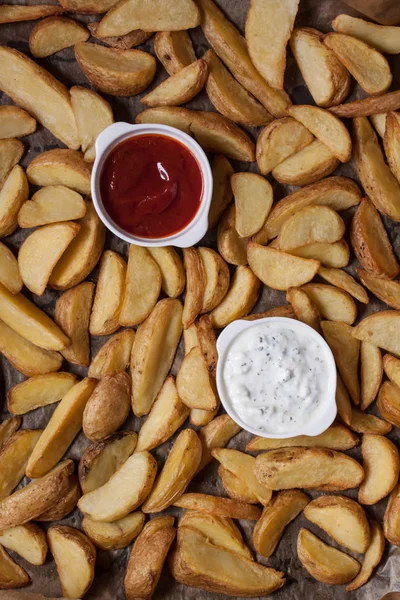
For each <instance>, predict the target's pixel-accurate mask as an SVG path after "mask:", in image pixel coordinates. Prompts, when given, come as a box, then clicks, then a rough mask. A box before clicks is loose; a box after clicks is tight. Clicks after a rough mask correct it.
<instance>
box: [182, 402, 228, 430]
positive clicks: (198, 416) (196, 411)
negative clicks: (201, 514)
mask: <svg viewBox="0 0 400 600" xmlns="http://www.w3.org/2000/svg"><path fill="white" fill-rule="evenodd" d="M219 407H220V404H219V403H218V406H217V408H216V409H214V410H201V408H192V409H191V410H190V419H189V420H190V423H191V424H192V425H196V426H197V427H205V426H206V425H208V424H209V423H210V422H211V421H212V420H213V419H214V417H215V416H216V415H217V414H218V411H219Z"/></svg>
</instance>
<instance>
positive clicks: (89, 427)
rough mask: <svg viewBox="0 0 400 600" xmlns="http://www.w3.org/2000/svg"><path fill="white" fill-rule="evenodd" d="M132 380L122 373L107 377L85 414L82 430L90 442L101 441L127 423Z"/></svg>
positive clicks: (92, 398) (88, 403)
mask: <svg viewBox="0 0 400 600" xmlns="http://www.w3.org/2000/svg"><path fill="white" fill-rule="evenodd" d="M130 396H131V380H130V377H129V375H128V374H127V373H125V372H123V371H120V372H117V373H111V374H110V375H105V376H104V377H103V378H102V379H101V380H100V381H99V383H98V385H97V386H96V389H95V390H94V391H93V393H92V395H91V396H90V398H89V400H88V402H87V404H86V406H85V410H84V412H83V421H82V428H83V432H84V434H85V435H86V437H87V438H88V439H89V440H94V441H96V440H101V439H103V438H105V437H106V436H107V435H110V434H111V433H114V432H115V431H116V430H117V429H118V428H119V427H120V426H121V425H123V423H125V421H126V419H127V416H128V414H129V410H130V404H131V403H130Z"/></svg>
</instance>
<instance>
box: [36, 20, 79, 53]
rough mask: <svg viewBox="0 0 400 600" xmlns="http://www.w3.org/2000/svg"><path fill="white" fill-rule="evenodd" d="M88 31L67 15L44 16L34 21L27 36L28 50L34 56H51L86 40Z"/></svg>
mask: <svg viewBox="0 0 400 600" xmlns="http://www.w3.org/2000/svg"><path fill="white" fill-rule="evenodd" d="M89 37H90V33H89V32H88V30H87V29H86V27H84V26H83V25H82V24H81V23H78V21H75V20H74V19H69V18H68V17H60V16H57V17H46V18H45V19H43V20H41V21H39V22H38V23H36V25H35V27H34V28H33V29H32V31H31V33H30V36H29V51H30V53H31V54H32V56H34V57H35V58H45V57H46V56H51V55H52V54H55V53H56V52H59V51H60V50H64V48H70V47H71V46H74V45H75V44H77V43H78V42H86V40H88V39H89Z"/></svg>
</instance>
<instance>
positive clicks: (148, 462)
mask: <svg viewBox="0 0 400 600" xmlns="http://www.w3.org/2000/svg"><path fill="white" fill-rule="evenodd" d="M156 473H157V462H156V459H155V458H153V457H152V455H151V454H150V453H149V452H135V454H132V455H131V456H130V457H129V458H128V459H127V460H126V461H125V462H124V463H123V464H122V466H120V468H119V469H118V470H117V471H116V472H115V473H114V475H112V476H111V477H110V479H109V480H108V481H107V483H105V484H104V485H102V486H101V487H99V488H97V489H95V490H92V491H91V492H88V493H86V494H84V495H83V496H82V498H81V499H80V500H79V502H78V508H79V510H80V511H81V512H83V514H84V515H85V516H86V517H89V518H90V519H93V520H94V521H102V522H106V523H110V522H111V521H116V520H117V519H122V518H123V517H126V515H128V514H129V513H130V512H132V511H134V510H135V509H136V508H137V507H138V506H140V505H141V504H142V503H143V501H144V500H145V499H146V498H147V496H148V495H149V493H150V491H151V488H152V487H153V482H154V478H155V476H156ZM115 490H118V497H116V495H115Z"/></svg>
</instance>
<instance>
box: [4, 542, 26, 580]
mask: <svg viewBox="0 0 400 600" xmlns="http://www.w3.org/2000/svg"><path fill="white" fill-rule="evenodd" d="M30 583H31V578H30V577H29V575H28V573H27V572H26V571H25V569H23V568H22V567H20V566H19V565H18V564H17V563H16V562H14V561H13V559H12V558H11V556H9V555H8V554H7V552H6V551H5V550H4V548H3V547H2V546H0V590H8V589H13V588H21V587H24V586H26V585H29V584H30Z"/></svg>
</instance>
